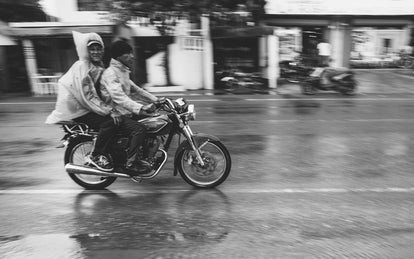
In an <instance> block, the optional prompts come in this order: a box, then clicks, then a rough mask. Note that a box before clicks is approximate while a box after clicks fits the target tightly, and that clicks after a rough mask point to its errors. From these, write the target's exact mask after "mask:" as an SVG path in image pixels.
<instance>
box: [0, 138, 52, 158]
mask: <svg viewBox="0 0 414 259" xmlns="http://www.w3.org/2000/svg"><path fill="white" fill-rule="evenodd" d="M50 145H51V144H50V142H48V141H44V140H40V139H34V140H32V141H21V140H19V141H0V146H1V149H0V157H5V156H13V157H15V156H25V155H30V154H33V153H37V152H41V151H44V150H45V148H46V147H48V146H50Z"/></svg>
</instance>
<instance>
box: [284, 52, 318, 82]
mask: <svg viewBox="0 0 414 259" xmlns="http://www.w3.org/2000/svg"><path fill="white" fill-rule="evenodd" d="M279 68H280V79H281V80H282V82H289V83H294V84H296V83H300V82H302V81H303V80H304V79H305V78H307V77H308V76H309V74H310V73H311V72H312V71H313V68H312V67H309V66H305V65H304V64H303V62H302V60H301V59H299V58H296V59H295V60H283V61H281V62H279Z"/></svg>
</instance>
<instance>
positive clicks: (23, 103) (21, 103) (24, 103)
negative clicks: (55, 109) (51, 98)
mask: <svg viewBox="0 0 414 259" xmlns="http://www.w3.org/2000/svg"><path fill="white" fill-rule="evenodd" d="M55 103H56V102H15V103H7V102H6V103H0V104H1V105H30V104H55Z"/></svg>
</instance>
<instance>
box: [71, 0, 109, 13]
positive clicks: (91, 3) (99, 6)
mask: <svg viewBox="0 0 414 259" xmlns="http://www.w3.org/2000/svg"><path fill="white" fill-rule="evenodd" d="M78 10H79V11H108V10H109V4H107V3H105V2H103V1H99V0H78Z"/></svg>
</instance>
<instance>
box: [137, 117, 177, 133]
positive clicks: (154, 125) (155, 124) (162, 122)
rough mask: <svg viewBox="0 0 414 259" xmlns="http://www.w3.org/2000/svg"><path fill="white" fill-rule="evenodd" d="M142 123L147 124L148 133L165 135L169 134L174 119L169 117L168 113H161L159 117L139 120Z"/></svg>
mask: <svg viewBox="0 0 414 259" xmlns="http://www.w3.org/2000/svg"><path fill="white" fill-rule="evenodd" d="M139 122H141V123H142V124H144V125H145V128H146V131H147V133H152V134H157V135H164V134H167V133H168V132H169V131H170V129H171V125H172V121H171V120H170V119H169V118H168V116H167V115H160V116H157V117H148V118H145V119H142V120H139Z"/></svg>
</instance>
